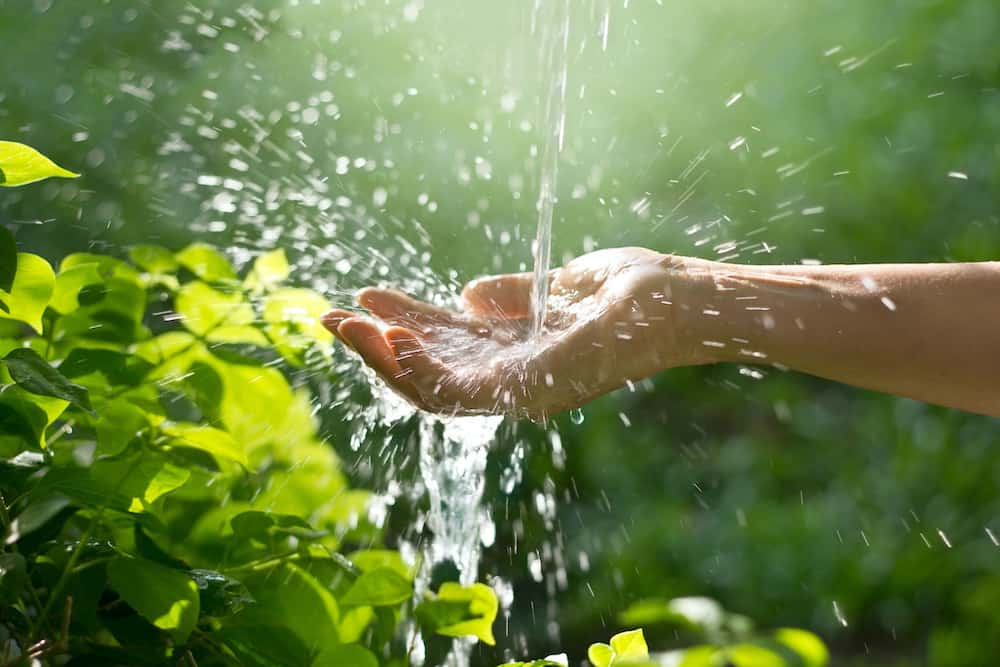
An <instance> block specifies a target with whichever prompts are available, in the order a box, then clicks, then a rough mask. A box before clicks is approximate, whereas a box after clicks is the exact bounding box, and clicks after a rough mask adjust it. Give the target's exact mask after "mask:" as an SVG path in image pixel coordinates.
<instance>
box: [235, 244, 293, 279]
mask: <svg viewBox="0 0 1000 667" xmlns="http://www.w3.org/2000/svg"><path fill="white" fill-rule="evenodd" d="M289 271H290V269H289V266H288V260H287V259H286V258H285V251H284V250H282V249H281V248H278V249H277V250H272V251H271V252H265V253H263V254H261V255H260V256H259V257H257V259H256V260H255V261H254V263H253V268H252V269H251V270H250V273H249V275H247V277H246V280H245V281H244V285H246V287H248V288H250V289H259V288H262V287H272V286H274V285H277V284H278V283H280V282H281V281H283V280H285V279H286V278H287V277H288V274H289Z"/></svg>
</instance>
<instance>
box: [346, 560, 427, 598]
mask: <svg viewBox="0 0 1000 667" xmlns="http://www.w3.org/2000/svg"><path fill="white" fill-rule="evenodd" d="M412 595H413V586H412V585H410V582H409V581H407V580H406V579H404V578H403V577H401V576H400V575H399V573H397V572H396V571H394V570H390V569H389V568H387V567H382V568H378V569H375V570H371V571H370V572H364V573H362V574H361V576H360V577H358V578H357V580H355V582H354V583H353V584H351V587H350V588H349V589H347V592H346V593H345V594H344V595H343V597H341V598H340V603H341V604H342V605H345V606H354V607H361V606H369V607H391V606H394V605H397V604H401V603H403V602H405V601H406V600H409V599H410V597H412Z"/></svg>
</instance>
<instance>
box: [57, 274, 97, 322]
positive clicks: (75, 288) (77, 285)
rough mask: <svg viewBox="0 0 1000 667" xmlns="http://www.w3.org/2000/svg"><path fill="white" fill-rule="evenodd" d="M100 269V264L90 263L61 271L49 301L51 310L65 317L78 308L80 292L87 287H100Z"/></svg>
mask: <svg viewBox="0 0 1000 667" xmlns="http://www.w3.org/2000/svg"><path fill="white" fill-rule="evenodd" d="M100 268H101V267H100V264H98V263H97V262H91V263H88V264H77V265H75V266H70V267H69V268H63V269H61V270H60V271H59V275H57V276H56V284H55V289H54V290H53V292H52V299H51V300H50V301H49V305H50V306H51V307H52V309H53V310H56V311H58V312H60V313H62V314H64V315H65V314H66V313H71V312H73V311H74V310H76V309H77V308H79V307H80V292H81V291H82V290H83V289H84V288H85V287H87V286H88V285H97V286H100V285H101V283H103V281H104V276H102V275H101V271H100ZM84 298H85V299H86V297H84Z"/></svg>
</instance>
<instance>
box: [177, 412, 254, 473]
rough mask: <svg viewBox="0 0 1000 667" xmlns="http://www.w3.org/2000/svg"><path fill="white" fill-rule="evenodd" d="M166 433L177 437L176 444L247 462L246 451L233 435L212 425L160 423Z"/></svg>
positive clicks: (239, 461) (231, 459)
mask: <svg viewBox="0 0 1000 667" xmlns="http://www.w3.org/2000/svg"><path fill="white" fill-rule="evenodd" d="M160 430H161V431H163V433H164V434H166V435H168V436H170V437H171V438H173V439H175V440H176V441H177V442H176V443H175V444H180V445H184V446H187V447H194V448H195V449H201V450H204V451H206V452H208V453H209V454H211V455H212V456H214V457H215V458H216V459H228V460H230V461H236V462H237V463H241V464H243V465H246V464H247V456H246V452H245V451H243V448H242V447H241V446H240V445H239V443H237V442H236V441H235V440H234V439H233V437H232V436H231V435H229V434H228V433H226V432H225V431H223V430H220V429H217V428H212V427H211V426H199V425H197V424H186V423H175V422H164V423H162V424H160Z"/></svg>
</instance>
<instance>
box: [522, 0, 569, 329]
mask: <svg viewBox="0 0 1000 667" xmlns="http://www.w3.org/2000/svg"><path fill="white" fill-rule="evenodd" d="M569 17H570V0H552V1H551V2H545V1H544V0H535V7H534V12H533V14H532V22H531V31H532V34H533V35H534V36H535V38H536V40H537V41H538V44H539V56H540V64H541V67H542V72H544V73H547V74H548V79H547V81H546V82H545V91H544V93H543V96H544V101H543V104H544V105H543V107H542V111H543V118H542V125H541V126H542V128H543V129H544V131H545V137H544V140H543V145H542V162H541V173H540V175H539V176H540V177H539V188H538V203H537V208H538V228H537V232H536V235H535V247H534V251H535V272H534V273H535V277H534V281H533V283H532V286H531V336H532V338H538V337H539V336H540V335H541V333H542V329H543V327H544V325H545V312H546V301H547V299H548V294H549V264H550V254H551V250H552V213H553V211H554V209H555V205H556V185H557V183H558V179H559V154H560V153H561V152H562V147H563V139H564V138H565V135H566V78H567V77H566V75H567V57H566V53H567V50H568V47H569Z"/></svg>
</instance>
